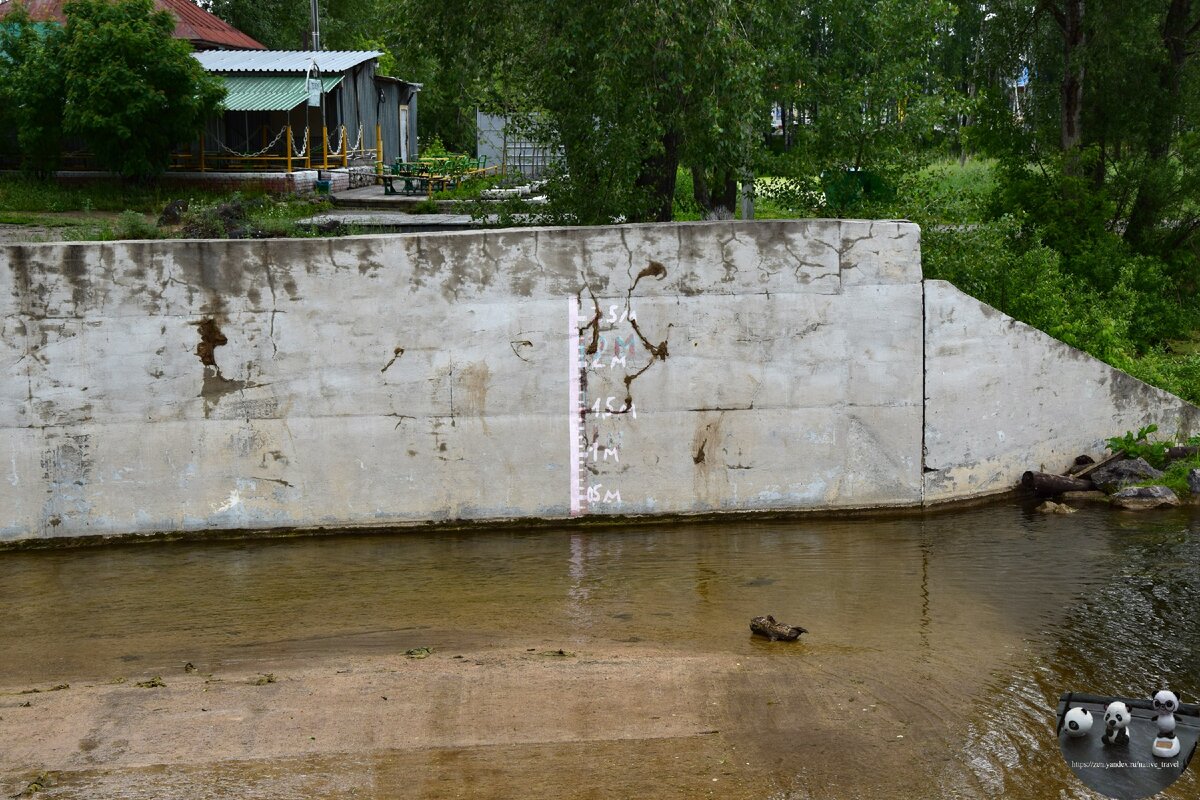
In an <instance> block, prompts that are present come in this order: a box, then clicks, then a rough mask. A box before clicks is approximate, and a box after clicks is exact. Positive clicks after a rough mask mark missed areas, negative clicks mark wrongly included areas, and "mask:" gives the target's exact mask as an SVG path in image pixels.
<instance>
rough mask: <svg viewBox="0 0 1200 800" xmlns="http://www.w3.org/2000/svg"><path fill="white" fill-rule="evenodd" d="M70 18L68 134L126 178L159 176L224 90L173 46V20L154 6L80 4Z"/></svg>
mask: <svg viewBox="0 0 1200 800" xmlns="http://www.w3.org/2000/svg"><path fill="white" fill-rule="evenodd" d="M65 13H66V16H67V25H66V31H65V34H64V36H63V38H62V39H61V47H60V48H58V55H59V60H60V62H61V69H62V71H63V72H62V75H63V84H64V85H65V87H66V97H65V100H66V105H65V110H64V113H63V129H64V130H65V131H66V132H67V133H68V134H72V135H77V136H79V137H81V138H82V139H83V140H84V141H85V142H86V143H87V145H88V147H89V149H90V150H91V152H92V153H93V155H94V156H95V157H96V159H97V161H98V162H99V163H100V164H102V165H104V166H106V167H108V168H109V169H112V170H113V171H115V172H118V173H120V174H121V175H123V176H126V177H131V178H149V177H152V176H154V175H157V174H159V173H161V172H162V171H163V170H165V169H166V167H167V165H168V163H169V159H170V155H171V151H172V149H173V148H174V147H176V146H177V145H178V144H179V143H180V142H186V141H188V140H189V139H191V138H192V137H194V136H195V135H197V134H198V133H199V132H200V131H202V130H203V127H204V120H205V119H206V118H207V117H209V116H211V115H212V114H214V113H216V112H217V110H218V109H219V108H220V102H221V100H222V99H223V98H224V94H225V89H224V86H223V85H222V84H221V82H220V81H219V80H218V79H216V78H214V77H213V76H211V75H209V74H208V73H207V72H206V71H205V70H204V68H203V67H201V66H200V63H199V62H198V61H197V60H196V59H195V58H193V57H192V55H191V47H190V45H189V44H188V43H187V42H185V41H182V40H179V39H175V38H173V36H172V34H173V33H174V30H175V18H174V17H173V16H172V15H171V14H170V13H169V12H166V11H155V10H154V6H153V3H152V2H151V0H118V1H117V2H108V1H107V0H76V1H75V2H71V3H68V4H67V6H66V8H65Z"/></svg>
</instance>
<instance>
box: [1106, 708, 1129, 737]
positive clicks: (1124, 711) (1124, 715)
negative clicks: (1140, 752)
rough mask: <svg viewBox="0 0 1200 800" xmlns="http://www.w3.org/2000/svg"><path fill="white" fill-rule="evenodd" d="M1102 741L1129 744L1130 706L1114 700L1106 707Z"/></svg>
mask: <svg viewBox="0 0 1200 800" xmlns="http://www.w3.org/2000/svg"><path fill="white" fill-rule="evenodd" d="M1100 741H1102V742H1104V743H1105V744H1114V745H1127V744H1129V707H1128V706H1126V705H1125V704H1124V703H1122V702H1121V701H1120V700H1114V701H1112V702H1111V703H1109V704H1108V707H1107V708H1105V709H1104V735H1103V736H1101V737H1100Z"/></svg>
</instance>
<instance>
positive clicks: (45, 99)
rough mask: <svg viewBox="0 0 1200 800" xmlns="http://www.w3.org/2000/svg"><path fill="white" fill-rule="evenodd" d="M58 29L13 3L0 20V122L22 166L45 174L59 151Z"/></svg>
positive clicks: (53, 166)
mask: <svg viewBox="0 0 1200 800" xmlns="http://www.w3.org/2000/svg"><path fill="white" fill-rule="evenodd" d="M61 42H62V31H61V29H59V28H58V27H57V26H45V25H37V24H34V23H33V22H31V21H30V19H29V15H28V13H27V12H26V10H25V8H24V7H23V6H17V7H16V9H15V10H14V11H12V12H11V13H10V14H9V15H8V16H7V17H5V18H4V21H3V24H0V127H2V128H3V129H4V130H5V131H14V132H15V139H16V143H17V148H18V150H19V151H20V153H21V165H22V168H23V169H25V170H26V171H27V172H30V173H32V174H34V175H38V176H45V175H49V174H50V173H52V172H53V171H54V170H55V169H56V168H57V166H58V160H59V154H60V152H61V150H62V146H61V145H62V125H63V102H62V98H63V93H64V88H63V69H62V65H61V63H60V61H59V59H58V56H57V54H58V52H59V48H60V47H61Z"/></svg>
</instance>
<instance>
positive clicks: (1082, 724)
mask: <svg viewBox="0 0 1200 800" xmlns="http://www.w3.org/2000/svg"><path fill="white" fill-rule="evenodd" d="M1063 730H1065V731H1066V732H1067V736H1070V737H1072V738H1073V739H1079V738H1082V737H1084V736H1087V735H1088V733H1089V732H1090V731H1091V730H1092V712H1091V711H1088V710H1087V709H1086V708H1083V707H1082V706H1076V707H1075V708H1072V709H1070V710H1068V711H1067V713H1066V715H1065V716H1064V717H1063Z"/></svg>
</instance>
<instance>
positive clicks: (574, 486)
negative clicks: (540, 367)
mask: <svg viewBox="0 0 1200 800" xmlns="http://www.w3.org/2000/svg"><path fill="white" fill-rule="evenodd" d="M579 348H580V343H579V301H578V300H577V299H576V298H574V297H571V298H568V299H567V394H568V399H569V404H568V411H567V429H568V431H569V435H570V439H571V452H570V458H569V460H568V463H569V464H570V465H571V516H572V517H578V516H579V515H580V514H582V513H583V512H584V509H583V484H582V480H583V477H582V475H583V471H582V469H581V466H582V462H583V459H585V458H587V454H586V452H585V450H584V440H583V436H584V434H583V430H582V426H581V425H580V420H581V419H582V417H583V412H584V398H583V386H582V383H583V380H582V377H583V376H582V375H581V374H580V371H579Z"/></svg>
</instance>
